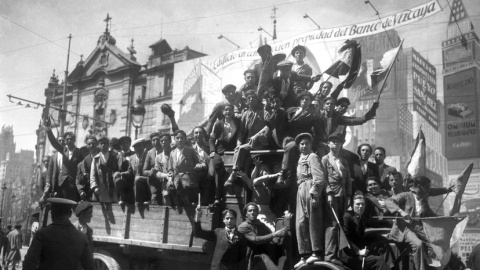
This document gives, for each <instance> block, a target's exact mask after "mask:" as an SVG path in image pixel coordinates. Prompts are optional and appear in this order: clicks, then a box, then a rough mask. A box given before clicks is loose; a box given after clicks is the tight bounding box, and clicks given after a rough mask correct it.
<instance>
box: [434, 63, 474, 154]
mask: <svg viewBox="0 0 480 270" xmlns="http://www.w3.org/2000/svg"><path fill="white" fill-rule="evenodd" d="M477 75H478V74H477V72H476V68H471V69H467V70H464V71H460V72H457V73H455V74H452V75H449V76H446V77H445V78H444V87H443V89H444V93H445V119H446V123H445V146H446V157H447V158H448V159H455V158H468V157H477V156H479V155H480V151H479V149H478V148H479V140H480V135H479V134H480V133H479V132H480V131H479V127H478V124H479V123H478V104H477V87H478V86H477V84H478V82H477V79H478V78H477Z"/></svg>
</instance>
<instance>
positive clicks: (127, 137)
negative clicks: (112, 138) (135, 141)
mask: <svg viewBox="0 0 480 270" xmlns="http://www.w3.org/2000/svg"><path fill="white" fill-rule="evenodd" d="M124 141H128V142H129V143H132V138H130V137H129V136H122V137H120V139H118V144H120V145H121V144H123V142H124Z"/></svg>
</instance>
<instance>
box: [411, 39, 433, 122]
mask: <svg viewBox="0 0 480 270" xmlns="http://www.w3.org/2000/svg"><path fill="white" fill-rule="evenodd" d="M411 63H412V79H413V110H414V111H416V112H418V113H419V114H420V115H421V116H422V117H423V118H424V119H425V120H427V122H428V123H430V125H432V127H434V128H435V129H436V130H438V106H437V105H438V101H437V71H436V69H435V67H434V66H433V65H432V64H430V63H429V62H428V61H427V60H426V59H425V58H423V57H422V56H421V55H420V54H419V53H418V52H417V51H415V50H414V49H413V48H412V61H411Z"/></svg>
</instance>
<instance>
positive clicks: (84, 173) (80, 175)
mask: <svg viewBox="0 0 480 270" xmlns="http://www.w3.org/2000/svg"><path fill="white" fill-rule="evenodd" d="M92 161H93V157H92V155H90V154H89V155H87V156H86V157H85V158H84V159H83V160H82V161H81V162H80V163H78V168H77V179H76V185H77V189H78V193H80V194H81V193H82V192H85V194H86V196H87V197H89V198H90V197H91V195H92V194H91V189H90V172H91V169H92V167H91V166H92Z"/></svg>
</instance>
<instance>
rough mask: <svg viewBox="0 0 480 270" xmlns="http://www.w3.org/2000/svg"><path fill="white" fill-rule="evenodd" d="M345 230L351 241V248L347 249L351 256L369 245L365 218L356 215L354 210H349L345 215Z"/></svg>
mask: <svg viewBox="0 0 480 270" xmlns="http://www.w3.org/2000/svg"><path fill="white" fill-rule="evenodd" d="M343 230H344V231H345V236H346V237H347V239H348V242H349V243H350V247H351V249H350V250H346V252H347V254H348V255H349V256H356V255H357V254H358V251H359V250H361V249H364V248H365V246H367V243H366V241H365V237H364V236H365V219H364V217H363V215H362V216H358V215H356V214H355V213H354V212H353V211H348V212H346V213H345V215H344V216H343Z"/></svg>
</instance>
